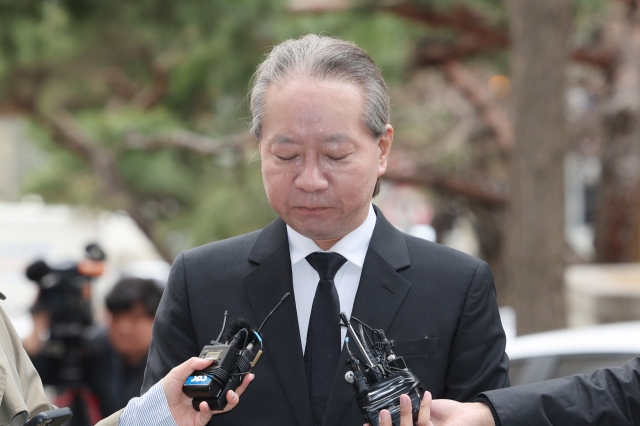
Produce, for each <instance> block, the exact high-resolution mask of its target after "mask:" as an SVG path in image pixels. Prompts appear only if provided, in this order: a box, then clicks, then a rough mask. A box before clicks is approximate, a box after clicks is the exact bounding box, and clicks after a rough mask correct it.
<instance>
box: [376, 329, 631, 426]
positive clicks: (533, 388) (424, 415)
mask: <svg viewBox="0 0 640 426" xmlns="http://www.w3.org/2000/svg"><path fill="white" fill-rule="evenodd" d="M630 337H631V336H630ZM402 398H408V397H406V396H403V397H402ZM477 401H478V402H475V403H459V402H455V401H449V400H434V401H433V402H432V403H431V401H430V400H429V397H426V398H425V401H423V407H424V408H422V409H421V410H420V416H421V421H422V425H424V426H528V425H531V426H565V425H593V426H624V425H629V426H631V425H638V424H640V358H639V357H636V358H633V359H632V360H631V361H629V362H628V363H626V364H625V365H623V366H621V367H609V368H602V369H600V370H597V371H596V372H595V373H593V374H592V375H590V376H587V375H586V374H578V375H574V376H567V377H562V378H559V379H553V380H547V381H544V382H538V383H530V384H527V385H522V386H514V387H512V388H509V389H498V390H493V391H489V392H484V393H482V394H480V395H479V396H478V398H477ZM385 417H388V415H386V414H385ZM429 417H431V419H429ZM419 424H420V423H419ZM380 426H391V423H390V422H389V421H388V419H387V420H385V421H382V422H380ZM400 426H413V420H412V416H411V413H410V410H406V409H405V413H404V418H403V419H402V420H401V424H400Z"/></svg>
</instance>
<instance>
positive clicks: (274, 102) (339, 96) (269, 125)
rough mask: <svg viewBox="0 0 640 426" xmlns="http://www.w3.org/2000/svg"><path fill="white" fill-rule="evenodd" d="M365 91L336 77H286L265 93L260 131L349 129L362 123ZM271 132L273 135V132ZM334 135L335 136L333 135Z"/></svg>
mask: <svg viewBox="0 0 640 426" xmlns="http://www.w3.org/2000/svg"><path fill="white" fill-rule="evenodd" d="M363 112H364V95H363V91H362V89H361V88H360V86H358V85H356V84H354V83H350V82H344V81H339V80H318V79H312V78H295V79H286V80H284V81H282V82H280V83H278V84H272V85H271V86H270V87H269V88H268V89H267V92H266V95H265V116H264V121H263V127H262V130H263V132H266V133H272V132H274V131H276V132H279V134H278V139H279V140H281V141H285V139H286V138H288V137H290V136H289V135H287V134H284V135H283V134H280V132H282V131H283V130H287V131H288V132H293V133H295V132H298V131H299V132H308V131H311V130H313V131H315V132H329V133H331V134H333V135H335V134H343V133H349V132H350V131H353V130H355V128H356V127H362V126H363V124H362V117H363ZM264 136H267V134H264ZM272 136H273V135H272ZM332 137H335V136H332Z"/></svg>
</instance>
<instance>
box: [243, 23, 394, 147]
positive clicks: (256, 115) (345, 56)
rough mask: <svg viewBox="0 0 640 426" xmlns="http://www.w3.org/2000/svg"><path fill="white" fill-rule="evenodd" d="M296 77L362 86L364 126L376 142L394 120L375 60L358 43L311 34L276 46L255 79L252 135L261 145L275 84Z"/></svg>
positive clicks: (387, 93)
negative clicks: (267, 101) (269, 96)
mask: <svg viewBox="0 0 640 426" xmlns="http://www.w3.org/2000/svg"><path fill="white" fill-rule="evenodd" d="M296 77H311V78H317V79H320V80H338V81H344V82H351V83H354V84H356V85H358V86H360V87H361V88H362V91H363V93H364V99H365V110H364V111H363V117H362V122H363V123H364V125H365V126H367V127H368V128H369V129H370V130H371V132H372V134H373V137H374V138H376V139H377V138H379V137H380V136H382V135H383V134H384V133H385V131H386V130H385V126H386V125H387V124H388V123H389V121H390V119H391V102H390V100H389V92H388V89H387V83H386V82H385V81H384V78H383V77H382V73H381V72H380V69H379V68H378V66H377V65H376V64H375V62H373V59H371V57H370V56H369V54H368V53H367V52H365V51H364V50H362V49H361V48H359V47H358V46H356V45H355V44H354V43H351V42H348V41H344V40H340V39H337V38H334V37H328V36H318V35H315V34H307V35H305V36H303V37H301V38H299V39H297V40H294V39H290V40H286V41H284V42H282V43H280V44H278V45H277V46H275V47H274V48H273V50H272V51H271V52H270V53H269V54H268V55H267V59H265V60H264V62H263V63H262V64H260V66H259V67H258V70H257V71H256V73H255V75H254V80H253V81H254V84H253V88H252V89H251V93H250V97H251V103H250V106H251V115H252V117H253V119H252V121H251V133H253V135H254V136H255V137H256V139H257V140H258V141H260V137H261V136H262V135H261V130H262V122H263V121H264V114H265V112H264V111H265V96H266V93H267V89H269V86H270V85H271V84H273V83H281V82H282V81H285V80H286V79H291V78H296Z"/></svg>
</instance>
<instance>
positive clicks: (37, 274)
mask: <svg viewBox="0 0 640 426" xmlns="http://www.w3.org/2000/svg"><path fill="white" fill-rule="evenodd" d="M49 272H51V268H49V265H47V264H46V263H44V262H43V261H42V260H37V261H35V262H33V263H32V264H31V265H29V266H28V267H27V270H26V272H25V273H26V275H27V278H29V279H30V280H31V281H40V280H41V279H42V277H44V276H45V275H47V274H48V273H49Z"/></svg>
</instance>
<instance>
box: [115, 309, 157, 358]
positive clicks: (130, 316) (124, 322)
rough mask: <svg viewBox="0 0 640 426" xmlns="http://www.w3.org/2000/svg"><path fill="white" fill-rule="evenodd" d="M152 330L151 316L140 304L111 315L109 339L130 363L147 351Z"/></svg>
mask: <svg viewBox="0 0 640 426" xmlns="http://www.w3.org/2000/svg"><path fill="white" fill-rule="evenodd" d="M152 332H153V317H150V316H149V315H147V312H146V311H145V309H144V308H143V307H142V305H140V304H135V305H133V307H132V308H131V309H129V310H128V311H124V312H119V313H117V314H114V315H112V316H111V323H110V324H109V341H110V342H111V345H112V346H113V348H114V349H115V351H116V352H118V353H119V354H120V355H122V356H123V357H124V358H125V360H129V361H131V363H136V362H138V360H139V359H141V358H142V356H143V355H144V354H146V353H147V352H148V351H149V346H150V345H151V336H152V334H153V333H152Z"/></svg>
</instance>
